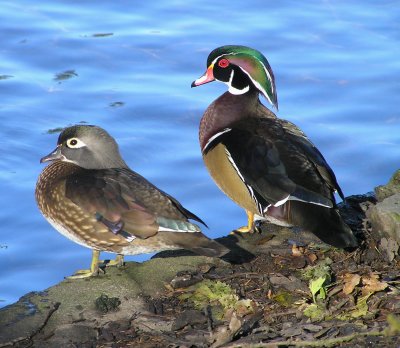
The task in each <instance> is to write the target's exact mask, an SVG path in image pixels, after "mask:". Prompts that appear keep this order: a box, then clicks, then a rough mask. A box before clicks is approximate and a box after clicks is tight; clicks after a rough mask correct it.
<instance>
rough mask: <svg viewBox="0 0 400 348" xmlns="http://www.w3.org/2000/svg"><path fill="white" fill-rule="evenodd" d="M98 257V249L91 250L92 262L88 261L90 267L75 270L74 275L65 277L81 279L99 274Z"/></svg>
mask: <svg viewBox="0 0 400 348" xmlns="http://www.w3.org/2000/svg"><path fill="white" fill-rule="evenodd" d="M99 257H100V251H98V250H93V251H92V262H91V263H90V269H81V270H79V271H76V272H75V274H74V275H72V276H69V277H66V278H67V279H83V278H89V277H92V276H96V275H98V274H99Z"/></svg>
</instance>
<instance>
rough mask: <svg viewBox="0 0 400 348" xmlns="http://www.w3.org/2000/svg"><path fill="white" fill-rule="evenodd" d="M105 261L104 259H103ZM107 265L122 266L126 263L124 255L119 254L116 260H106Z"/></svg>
mask: <svg viewBox="0 0 400 348" xmlns="http://www.w3.org/2000/svg"><path fill="white" fill-rule="evenodd" d="M103 262H104V261H103ZM105 263H106V266H117V267H121V266H123V265H124V255H121V254H118V255H117V256H116V257H115V259H114V260H108V261H106V262H105Z"/></svg>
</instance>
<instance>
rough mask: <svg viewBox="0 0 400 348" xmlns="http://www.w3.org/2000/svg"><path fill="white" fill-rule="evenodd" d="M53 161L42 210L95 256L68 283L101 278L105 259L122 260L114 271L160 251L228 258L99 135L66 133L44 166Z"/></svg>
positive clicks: (40, 196) (87, 130)
mask: <svg viewBox="0 0 400 348" xmlns="http://www.w3.org/2000/svg"><path fill="white" fill-rule="evenodd" d="M48 161H51V162H52V163H51V164H50V165H48V166H47V167H46V168H45V169H44V170H43V171H42V173H41V174H40V176H39V179H38V182H37V185H36V201H37V204H38V206H39V209H40V210H41V212H42V214H43V215H44V217H45V218H46V219H47V220H48V221H49V222H50V224H51V225H53V227H54V228H55V229H57V230H58V231H59V232H60V233H62V234H63V235H64V236H66V237H67V238H69V239H71V240H73V241H74V242H76V243H78V244H81V245H83V246H86V247H88V248H91V249H92V250H93V256H92V262H91V267H90V270H83V271H78V272H77V274H76V275H75V276H73V277H71V278H84V277H87V276H91V275H94V274H97V273H98V270H99V254H100V251H109V252H113V253H116V254H118V257H117V258H116V260H115V263H117V264H119V263H122V262H123V255H136V254H142V253H150V252H155V251H161V250H170V249H180V248H183V249H188V250H191V251H193V252H195V253H197V254H200V255H205V256H211V257H220V256H222V255H224V254H226V253H227V252H228V251H229V250H228V249H226V248H225V247H224V246H222V245H221V244H219V243H217V242H216V241H213V240H211V239H208V238H207V237H206V236H205V235H204V234H202V232H201V230H200V228H199V226H197V225H196V224H194V223H192V222H189V219H191V220H194V221H197V222H200V223H203V221H202V220H201V219H200V218H198V217H197V216H196V215H194V214H193V213H191V212H190V211H188V210H187V209H185V208H184V207H183V206H182V205H181V204H180V203H179V202H178V201H177V200H176V199H175V198H173V197H171V196H170V195H168V194H166V193H165V192H163V191H161V190H160V189H158V188H157V187H156V186H154V185H152V184H151V183H150V182H148V181H147V180H146V179H145V178H143V177H142V176H140V175H139V174H137V173H135V172H134V171H132V170H131V169H129V167H128V165H127V164H126V163H125V162H124V160H123V159H122V157H121V155H120V153H119V150H118V145H117V143H116V142H115V140H114V139H113V138H112V137H111V136H110V135H109V134H108V133H107V132H106V131H105V130H104V129H102V128H99V127H96V126H88V125H78V126H73V127H69V128H66V129H65V130H64V131H63V132H62V133H61V134H60V136H59V138H58V143H57V147H56V149H55V150H54V151H53V152H51V153H50V154H49V155H47V156H45V157H43V158H42V159H41V162H48ZM203 224H204V223H203Z"/></svg>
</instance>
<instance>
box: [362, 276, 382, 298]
mask: <svg viewBox="0 0 400 348" xmlns="http://www.w3.org/2000/svg"><path fill="white" fill-rule="evenodd" d="M362 283H363V285H364V286H363V288H362V290H361V291H362V294H363V296H365V295H367V294H373V293H375V292H378V291H382V290H385V289H386V288H387V287H388V284H387V283H386V282H382V281H379V274H377V273H370V274H369V276H363V277H362Z"/></svg>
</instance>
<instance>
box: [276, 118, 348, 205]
mask: <svg viewBox="0 0 400 348" xmlns="http://www.w3.org/2000/svg"><path fill="white" fill-rule="evenodd" d="M280 121H281V124H282V126H283V128H284V130H285V132H286V137H287V139H288V141H290V142H291V143H293V144H295V145H296V146H297V147H298V148H299V150H300V149H301V151H303V152H304V153H305V154H306V155H307V157H308V159H309V160H310V161H311V162H312V163H314V165H315V168H316V170H317V171H318V172H319V174H320V175H321V176H322V178H323V179H324V180H325V182H326V184H327V185H329V186H330V187H331V188H332V190H335V191H337V193H338V194H339V196H340V197H341V198H342V199H343V200H344V199H345V197H344V194H343V192H342V189H341V188H340V186H339V184H338V182H337V179H336V176H335V173H334V172H333V170H332V168H331V167H330V166H329V164H328V163H327V162H326V160H325V158H324V156H323V155H322V154H321V152H320V151H319V150H318V149H317V148H316V147H315V145H314V144H313V143H312V142H311V140H310V139H308V137H307V136H306V135H305V134H304V132H303V131H302V130H301V129H299V128H298V127H297V126H296V125H295V124H293V123H292V122H289V121H287V120H280Z"/></svg>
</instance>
